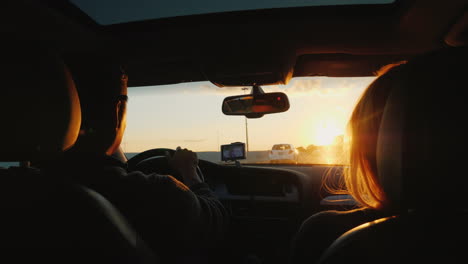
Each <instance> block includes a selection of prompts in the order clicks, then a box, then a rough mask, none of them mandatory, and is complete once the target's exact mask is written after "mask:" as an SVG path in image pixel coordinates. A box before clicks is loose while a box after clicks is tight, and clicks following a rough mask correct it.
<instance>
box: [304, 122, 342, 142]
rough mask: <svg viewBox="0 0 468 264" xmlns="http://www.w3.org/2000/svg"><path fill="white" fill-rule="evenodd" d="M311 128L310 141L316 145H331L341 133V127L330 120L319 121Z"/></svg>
mask: <svg viewBox="0 0 468 264" xmlns="http://www.w3.org/2000/svg"><path fill="white" fill-rule="evenodd" d="M313 130H314V131H313V133H312V135H311V136H312V138H311V142H312V144H314V145H317V146H325V145H331V144H333V143H334V142H335V139H336V137H337V136H338V135H342V134H343V131H342V130H343V129H340V127H339V126H338V125H337V124H336V122H332V121H326V122H321V123H319V124H318V125H317V126H315V127H314V128H313Z"/></svg>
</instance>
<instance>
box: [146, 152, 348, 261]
mask: <svg viewBox="0 0 468 264" xmlns="http://www.w3.org/2000/svg"><path fill="white" fill-rule="evenodd" d="M162 162H164V159H161V158H159V159H158V158H152V159H148V160H145V161H142V162H141V166H140V167H139V169H138V170H141V171H143V172H146V173H149V172H151V171H153V172H154V168H163V167H164V165H163V164H162ZM166 167H167V165H166ZM199 167H200V169H201V171H202V172H203V175H204V178H205V181H206V182H207V184H208V185H209V186H210V188H211V189H212V190H213V192H214V193H215V194H216V196H217V197H218V198H219V199H220V201H221V202H222V203H223V205H224V206H225V208H226V209H227V210H228V211H229V213H230V216H231V217H230V225H229V229H228V231H227V234H226V236H225V239H224V241H222V243H220V244H219V249H217V250H216V254H217V255H218V256H219V257H220V258H222V259H223V260H222V262H223V263H245V262H249V261H250V260H251V259H257V260H258V261H260V262H261V263H268V264H270V263H271V264H276V263H278V264H279V263H282V264H283V263H286V262H287V261H288V257H289V253H290V252H289V250H290V246H291V241H292V239H293V238H294V235H295V234H296V232H297V231H298V230H299V228H300V225H301V223H302V222H303V221H304V220H305V219H307V218H308V217H309V216H311V215H312V214H314V213H317V212H319V211H323V210H329V209H333V210H347V209H351V208H353V206H355V205H356V204H355V203H354V201H353V200H352V199H350V197H347V196H336V195H332V194H329V193H326V192H325V191H324V188H322V187H323V181H324V179H325V176H326V175H328V176H331V177H328V176H327V178H328V179H329V180H332V181H338V180H339V179H340V177H341V175H342V166H331V165H283V164H274V165H272V164H252V165H240V166H239V165H237V166H236V165H224V164H218V163H213V162H210V161H206V160H200V161H199ZM158 172H159V173H162V174H170V172H169V171H158Z"/></svg>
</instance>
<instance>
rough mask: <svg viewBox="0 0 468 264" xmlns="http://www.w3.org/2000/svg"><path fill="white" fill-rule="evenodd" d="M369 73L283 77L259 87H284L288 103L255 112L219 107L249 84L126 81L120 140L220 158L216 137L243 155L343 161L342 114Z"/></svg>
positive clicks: (129, 148) (140, 147)
mask: <svg viewBox="0 0 468 264" xmlns="http://www.w3.org/2000/svg"><path fill="white" fill-rule="evenodd" d="M374 78H375V77H356V78H328V77H301V78H294V79H292V80H291V81H290V82H289V84H288V85H273V86H263V87H262V88H263V90H264V91H265V92H284V93H286V94H287V95H288V97H289V101H290V109H289V110H288V111H287V112H284V113H278V114H270V115H265V116H264V117H262V118H258V119H247V118H245V117H244V116H226V115H224V114H223V113H222V111H221V105H222V102H223V99H224V98H225V97H227V96H231V95H240V94H245V93H249V92H250V88H249V89H245V87H234V88H231V87H230V88H219V87H216V86H215V85H213V84H211V83H210V82H194V83H182V84H175V85H160V86H147V87H131V88H129V89H128V96H129V102H128V112H127V129H126V132H125V136H124V139H123V142H122V148H123V150H124V152H125V153H126V154H127V157H128V158H130V157H132V156H133V155H135V154H136V153H139V152H142V151H145V150H148V149H152V148H171V149H175V148H176V147H177V146H181V147H183V148H187V149H191V150H193V151H195V152H197V153H198V156H199V158H201V159H206V160H209V161H212V162H217V163H224V161H221V153H220V150H221V145H225V144H230V143H233V142H242V143H245V145H246V159H244V160H241V161H240V162H242V163H278V162H280V163H303V164H342V163H343V159H342V154H343V152H342V149H343V142H344V134H345V130H346V125H347V121H348V119H349V117H350V114H351V111H352V110H353V108H354V106H355V104H356V102H357V100H358V99H359V97H360V95H361V94H362V93H363V91H364V89H365V88H366V87H367V85H369V84H370V83H371V82H372V81H373V80H374ZM291 148H293V149H291ZM273 150H286V151H273ZM226 162H229V161H226Z"/></svg>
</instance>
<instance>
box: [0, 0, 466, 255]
mask: <svg viewBox="0 0 468 264" xmlns="http://www.w3.org/2000/svg"><path fill="white" fill-rule="evenodd" d="M5 2H6V3H4V4H3V5H2V11H4V12H2V17H1V18H2V27H1V30H2V35H3V36H8V34H7V33H11V32H14V33H16V34H17V35H20V36H23V37H25V38H28V39H34V40H36V41H40V42H42V43H43V44H44V45H45V46H47V47H50V48H52V49H54V50H57V51H58V52H60V55H61V56H63V57H64V58H65V59H66V61H74V60H75V59H76V58H81V57H82V56H83V57H86V58H92V57H93V56H94V55H96V56H102V55H106V56H110V57H112V58H113V59H115V60H118V61H119V62H121V64H122V65H123V68H124V69H125V71H126V72H127V73H128V76H129V80H128V84H129V91H128V96H129V103H128V122H127V130H126V132H125V138H124V141H123V144H122V146H121V147H122V148H123V150H124V152H126V153H129V152H136V153H140V152H144V151H145V150H147V149H152V148H155V147H156V148H175V147H176V146H178V145H180V146H182V147H187V148H189V149H192V150H194V151H200V152H201V151H219V146H220V145H221V144H226V143H230V142H236V141H244V139H246V140H245V141H246V142H247V143H248V144H247V150H248V151H251V152H254V151H259V152H261V153H262V155H261V157H262V161H263V158H264V159H265V160H266V159H267V158H268V155H267V152H269V151H271V152H273V149H271V146H272V145H274V144H276V143H278V142H289V143H291V144H293V145H294V146H295V147H297V148H299V149H301V147H302V149H305V150H311V151H310V154H309V152H308V151H301V153H306V154H307V155H301V157H300V160H299V161H300V162H299V163H300V164H275V165H270V164H268V163H260V162H259V163H256V164H244V163H243V164H241V165H240V166H234V165H229V164H219V163H217V162H216V161H210V160H205V159H200V162H199V167H200V169H201V171H203V175H204V177H205V179H206V181H207V183H208V184H209V186H210V187H211V188H212V190H213V191H214V192H215V193H216V194H217V195H218V197H219V198H220V200H221V201H222V202H223V204H224V205H225V206H226V207H227V208H229V211H230V212H231V220H232V221H231V224H230V229H229V230H228V232H227V234H226V237H225V239H224V240H223V241H221V242H220V243H218V245H219V248H216V249H214V250H213V251H212V252H211V253H213V254H215V255H216V256H217V258H216V260H218V262H222V263H246V262H248V261H251V260H255V259H258V260H259V262H261V263H265V264H283V263H287V262H288V254H289V249H290V241H291V238H292V237H293V236H294V234H295V233H296V232H297V230H298V228H299V227H300V225H301V223H302V222H303V221H304V220H305V219H307V217H309V216H310V215H312V214H314V213H317V212H320V211H323V210H327V209H339V210H343V209H349V208H354V204H348V203H347V202H346V203H340V200H343V199H341V197H335V199H331V198H327V197H329V196H331V195H332V194H331V193H328V192H327V191H326V190H323V188H322V185H323V179H324V175H333V176H335V175H336V177H330V179H333V178H336V179H337V183H340V181H339V179H340V176H341V174H340V172H341V171H342V169H343V168H346V164H335V162H333V160H337V159H336V158H334V157H333V156H330V157H328V156H327V157H323V156H324V155H334V154H335V151H327V150H330V149H332V148H330V147H328V148H327V147H323V148H321V149H320V151H317V152H314V150H313V149H312V148H307V146H309V145H317V146H323V145H326V144H328V145H329V144H330V143H331V142H333V138H334V137H335V136H339V135H340V133H342V132H343V131H344V130H345V129H344V127H345V125H346V119H347V118H348V117H349V115H350V112H351V110H352V108H353V106H354V105H355V102H356V101H357V99H358V98H359V96H360V95H361V93H362V91H363V90H364V89H365V87H366V86H367V85H368V84H369V83H371V82H372V80H374V79H375V72H377V71H378V70H379V69H380V68H382V67H383V66H385V65H389V64H392V63H396V62H399V61H402V60H407V59H410V58H412V57H414V56H417V55H419V54H423V53H425V52H428V51H432V50H436V49H440V48H445V47H448V46H461V45H467V44H468V39H467V38H466V32H467V30H468V16H467V15H466V11H467V1H464V0H453V1H438V0H355V1H345V0H342V1H332V0H330V1H327V0H324V1H257V2H261V3H256V2H255V1H225V3H227V4H226V5H225V6H224V7H223V1H219V3H218V2H217V3H216V5H215V4H213V1H197V4H196V5H194V4H193V3H191V1H185V2H184V1H169V0H161V1H145V0H138V1H89V0H44V1H33V0H17V1H5ZM280 2H281V3H280ZM175 5H177V6H175ZM26 43H28V44H29V45H31V46H33V45H34V43H35V42H26ZM84 55H85V56H84ZM92 63H93V61H92V60H90V61H87V62H86V63H83V65H79V66H82V67H86V66H87V65H89V64H92ZM72 74H73V73H72ZM25 78H27V76H25ZM255 86H261V87H262V88H263V89H264V90H265V91H266V92H284V93H286V94H287V95H288V96H289V101H290V109H289V110H288V111H287V112H284V113H278V114H272V115H266V116H264V117H262V118H257V119H255V118H248V119H245V118H244V116H241V117H239V116H238V117H228V116H225V115H223V113H222V112H221V102H223V99H224V98H225V97H226V96H232V95H238V94H246V93H248V90H250V88H252V89H253V87H255ZM464 86H466V85H465V84H460V85H459V87H464ZM1 89H4V91H5V90H6V89H10V87H8V86H2V88H1ZM246 90H247V91H246ZM258 90H259V91H260V89H258ZM440 92H441V93H445V92H453V95H454V96H459V94H458V93H455V92H454V90H450V89H445V87H441V91H440ZM25 98H27V95H25ZM5 100H8V98H5ZM244 101H248V100H244ZM7 114H8V113H7ZM279 124H281V125H279ZM441 125H442V124H441ZM2 129H3V127H2ZM5 129H7V126H6V125H5ZM41 131H42V130H41ZM44 131H45V130H44ZM280 145H286V144H280ZM293 149H294V148H293V147H292V146H291V147H290V150H289V151H287V153H289V152H290V151H291V150H293ZM283 151H284V150H283ZM218 154H219V152H218V153H216V155H213V156H214V157H216V158H218V157H219V156H220V155H218ZM249 154H252V153H247V156H249ZM259 156H260V155H259ZM302 156H304V157H302ZM121 157H122V160H125V156H123V155H121ZM302 160H304V161H302ZM327 160H332V162H330V163H327V162H325V161H327ZM0 161H8V162H10V160H0ZM23 161H24V160H23ZM155 161H156V159H150V158H148V159H145V160H144V161H142V162H140V164H139V166H138V167H137V169H138V170H142V171H145V172H146V171H148V172H150V171H151V170H153V171H156V172H159V173H161V171H158V170H157V168H158V166H157V165H158V164H157V162H155ZM218 161H220V158H218ZM15 162H17V161H15ZM57 162H59V161H57ZM21 164H28V163H27V161H24V162H22V163H21ZM0 166H5V164H3V165H0ZM7 166H9V165H7ZM70 169H73V168H70ZM330 172H331V173H330ZM448 179H450V178H448ZM5 186H7V185H5ZM7 187H8V186H7ZM25 190H29V189H25ZM31 190H32V189H31ZM31 192H32V191H31ZM434 193H436V192H434ZM324 198H327V199H324ZM60 199H61V197H57V198H56V200H60ZM335 200H336V201H335ZM330 201H332V202H330ZM428 201H430V199H428ZM442 209H443V208H442ZM19 220H22V221H25V220H24V219H19ZM20 223H23V222H20ZM4 226H8V225H4ZM8 227H10V226H8ZM15 228H16V229H15V230H22V229H23V226H20V225H17V226H15ZM428 230H429V229H428ZM428 234H429V233H428ZM429 236H430V237H435V236H431V235H428V237H429ZM26 239H27V238H26ZM4 242H6V243H8V241H4ZM439 242H441V243H443V242H445V241H439ZM38 246H39V247H38V248H39V249H40V245H38ZM59 252H60V251H53V252H51V253H52V254H59ZM355 252H358V253H362V255H364V254H365V252H364V251H355ZM157 253H158V252H157V251H156V252H155V254H156V255H157ZM365 257H367V256H365ZM363 259H364V258H363ZM5 260H6V259H5ZM380 260H381V259H375V262H379V261H380ZM197 261H198V259H194V262H197ZM188 262H189V260H188Z"/></svg>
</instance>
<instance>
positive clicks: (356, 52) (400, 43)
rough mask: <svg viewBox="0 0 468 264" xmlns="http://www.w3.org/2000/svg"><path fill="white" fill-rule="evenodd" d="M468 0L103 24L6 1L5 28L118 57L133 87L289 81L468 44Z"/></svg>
mask: <svg viewBox="0 0 468 264" xmlns="http://www.w3.org/2000/svg"><path fill="white" fill-rule="evenodd" d="M10 2H12V3H10ZM467 2H468V1H467V0H452V1H438V0H396V1H395V2H394V3H390V4H379V5H372V4H368V5H359V4H358V5H343V6H340V5H336V6H312V7H290V8H273V9H261V10H245V11H231V12H222V13H210V14H199V15H188V16H179V17H169V18H160V19H149V20H143V21H135V22H128V23H120V24H113V25H100V24H98V23H97V22H96V21H95V20H94V19H92V18H91V17H90V16H88V14H86V13H85V12H84V11H83V10H81V9H80V8H78V7H77V6H75V5H73V4H72V3H71V2H70V1H66V0H55V1H52V0H50V1H26V0H21V1H9V3H8V4H7V5H6V9H5V10H8V11H7V12H5V13H6V14H7V15H6V16H4V17H3V18H2V20H3V21H4V23H2V28H3V31H11V30H14V31H17V32H21V33H22V34H25V35H28V36H34V37H37V38H38V39H42V40H43V41H44V42H46V43H48V44H50V45H51V46H53V47H57V48H58V49H60V51H61V52H63V53H64V54H65V55H66V56H68V57H73V56H81V54H83V53H86V54H97V53H100V54H102V53H105V54H108V55H109V56H113V57H115V58H118V59H119V60H120V61H122V63H123V64H124V66H125V69H126V71H127V72H128V74H129V76H130V79H129V85H130V86H144V85H159V84H174V83H180V82H194V81H211V82H213V83H214V84H216V85H218V86H220V87H222V86H240V85H253V84H259V85H268V84H286V83H287V82H288V81H289V80H290V79H291V78H292V77H301V76H336V77H355V76H370V75H373V74H374V73H375V72H376V71H377V70H378V69H379V68H380V67H382V66H383V65H386V64H389V63H393V62H397V61H400V60H405V59H408V58H410V57H412V56H415V55H418V54H421V53H424V52H427V51H431V50H435V49H438V48H442V47H446V46H459V45H466V43H467V42H468V41H467V34H466V31H467V30H468V15H467Z"/></svg>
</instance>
